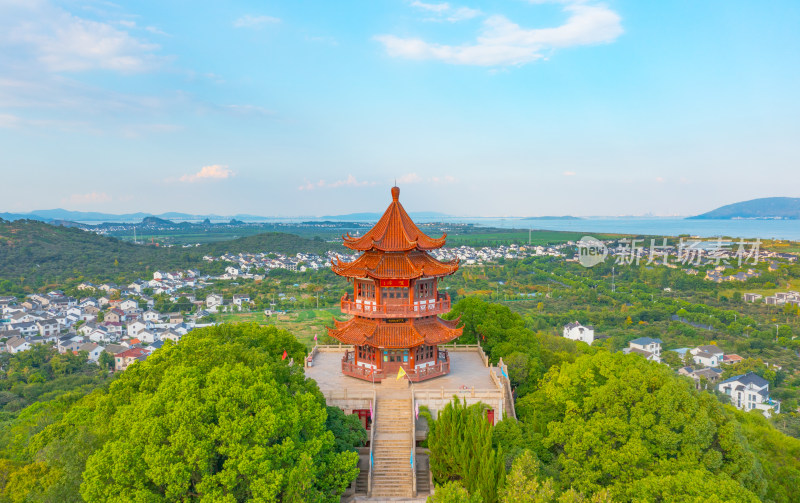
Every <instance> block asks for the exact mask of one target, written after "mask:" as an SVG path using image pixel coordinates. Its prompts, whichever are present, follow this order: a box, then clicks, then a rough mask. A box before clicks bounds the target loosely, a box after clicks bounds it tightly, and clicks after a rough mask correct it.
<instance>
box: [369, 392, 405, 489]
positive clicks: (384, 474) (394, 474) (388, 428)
mask: <svg viewBox="0 0 800 503" xmlns="http://www.w3.org/2000/svg"><path fill="white" fill-rule="evenodd" d="M375 416H376V417H375V425H374V428H375V445H374V446H373V448H372V451H373V458H374V462H375V464H374V466H373V471H372V498H376V497H383V498H411V497H413V496H414V494H412V493H413V488H412V479H411V477H412V471H411V446H412V444H413V440H412V438H411V421H412V420H413V417H412V413H411V394H410V393H408V392H406V393H403V392H396V393H393V394H392V395H391V397H389V396H387V397H384V396H381V397H379V398H378V405H377V410H376V411H375Z"/></svg>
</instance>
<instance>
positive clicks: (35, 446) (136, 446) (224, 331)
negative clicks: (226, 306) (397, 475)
mask: <svg viewBox="0 0 800 503" xmlns="http://www.w3.org/2000/svg"><path fill="white" fill-rule="evenodd" d="M284 351H285V352H286V353H287V358H286V359H282V355H283V353H284ZM304 356H305V347H304V346H303V345H302V344H300V343H299V342H297V340H296V339H295V338H294V336H293V335H292V334H290V333H288V332H286V331H282V330H277V329H275V328H274V327H260V326H257V325H252V324H238V325H219V326H216V327H209V328H205V329H198V330H195V331H193V332H191V333H190V334H188V335H187V336H186V337H184V338H183V340H182V341H181V343H180V344H172V343H167V344H166V345H165V346H164V347H163V348H162V349H160V350H159V351H157V352H156V353H154V354H153V355H152V356H150V357H149V358H148V359H147V360H146V361H144V362H141V363H138V364H136V365H133V366H131V367H130V368H129V369H128V370H126V371H125V372H124V373H122V374H120V375H119V377H117V378H116V379H114V380H113V381H112V382H111V383H110V384H105V385H99V386H97V387H95V389H94V390H93V391H91V392H90V393H88V394H85V396H82V397H80V398H78V399H77V400H76V399H74V398H72V399H70V400H64V399H60V400H51V401H42V402H41V403H40V404H34V405H32V406H30V407H28V408H26V409H25V410H24V411H23V413H21V414H20V415H19V416H18V417H17V418H16V419H15V420H13V421H11V422H10V424H6V425H4V428H3V430H2V431H3V435H2V440H3V441H2V443H1V444H0V502H23V501H24V502H34V501H51V502H55V501H58V502H61V501H90V502H91V501H97V502H99V501H123V500H124V501H164V502H169V501H176V502H177V501H187V500H197V501H295V502H301V501H317V502H337V501H339V496H340V495H341V494H342V493H343V491H344V490H345V489H346V488H347V487H348V486H349V485H350V483H351V482H352V481H353V480H354V479H355V477H356V475H357V474H358V469H357V467H356V465H357V462H358V454H357V453H356V452H355V448H356V447H357V446H359V445H361V444H362V443H363V442H364V440H365V439H366V433H365V431H364V429H363V427H361V423H360V422H359V421H358V419H357V418H352V417H346V416H344V414H342V413H341V411H339V410H333V409H331V408H328V407H326V405H325V399H324V398H323V396H322V394H321V393H320V391H319V388H318V387H317V385H316V383H315V382H314V381H311V380H308V379H305V377H304V374H303V368H302V366H301V365H290V364H289V363H290V362H291V361H292V360H294V361H302V358H303V357H304ZM51 362H52V359H51ZM7 364H8V365H7V366H8V367H9V370H10V371H12V372H13V370H11V368H12V367H13V368H16V367H19V365H20V363H19V362H17V361H16V360H13V359H12V360H10V361H8V362H7ZM51 366H54V365H53V364H52V363H51ZM34 375H35V373H34ZM29 380H30V379H29ZM37 405H39V406H37ZM334 433H335V434H334Z"/></svg>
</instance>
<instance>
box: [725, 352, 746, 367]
mask: <svg viewBox="0 0 800 503" xmlns="http://www.w3.org/2000/svg"><path fill="white" fill-rule="evenodd" d="M742 360H744V358H742V357H741V356H739V355H737V354H733V353H731V354H729V355H724V356H723V357H722V363H726V364H734V363H739V362H740V361H742Z"/></svg>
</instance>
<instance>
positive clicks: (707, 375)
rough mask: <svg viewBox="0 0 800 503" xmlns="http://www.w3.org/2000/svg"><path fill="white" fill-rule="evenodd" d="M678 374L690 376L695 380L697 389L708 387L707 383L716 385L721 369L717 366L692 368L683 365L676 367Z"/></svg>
mask: <svg viewBox="0 0 800 503" xmlns="http://www.w3.org/2000/svg"><path fill="white" fill-rule="evenodd" d="M678 374H680V375H685V376H687V377H691V378H692V379H694V381H695V387H696V388H697V389H708V385H709V384H710V385H712V386H713V385H716V383H717V382H719V380H720V377H721V376H722V371H721V370H720V369H718V368H704V369H692V368H691V367H683V368H681V369H678Z"/></svg>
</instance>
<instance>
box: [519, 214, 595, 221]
mask: <svg viewBox="0 0 800 503" xmlns="http://www.w3.org/2000/svg"><path fill="white" fill-rule="evenodd" d="M522 220H583V219H582V218H581V217H573V216H572V215H563V216H560V217H559V216H555V215H545V216H543V217H525V218H523V219H522Z"/></svg>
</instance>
